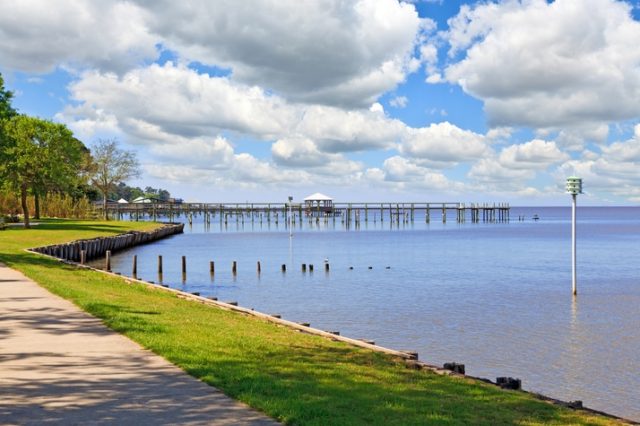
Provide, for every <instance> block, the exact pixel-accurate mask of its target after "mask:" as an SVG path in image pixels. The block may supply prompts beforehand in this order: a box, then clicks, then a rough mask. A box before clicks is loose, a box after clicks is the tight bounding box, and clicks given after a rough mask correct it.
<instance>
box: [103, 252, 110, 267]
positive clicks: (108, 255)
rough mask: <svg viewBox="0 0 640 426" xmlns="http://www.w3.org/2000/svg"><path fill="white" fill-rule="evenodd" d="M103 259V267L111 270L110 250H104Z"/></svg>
mask: <svg viewBox="0 0 640 426" xmlns="http://www.w3.org/2000/svg"><path fill="white" fill-rule="evenodd" d="M104 261H105V265H104V269H105V270H106V271H107V272H111V250H107V251H106V252H105V259H104Z"/></svg>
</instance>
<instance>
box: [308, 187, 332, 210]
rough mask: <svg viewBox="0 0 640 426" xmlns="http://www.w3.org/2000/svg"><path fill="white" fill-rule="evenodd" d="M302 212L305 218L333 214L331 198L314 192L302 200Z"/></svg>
mask: <svg viewBox="0 0 640 426" xmlns="http://www.w3.org/2000/svg"><path fill="white" fill-rule="evenodd" d="M304 210H305V213H306V214H307V216H324V215H328V214H333V198H331V197H329V196H328V195H324V194H321V193H319V192H316V193H315V194H311V195H309V196H308V197H306V198H305V199H304Z"/></svg>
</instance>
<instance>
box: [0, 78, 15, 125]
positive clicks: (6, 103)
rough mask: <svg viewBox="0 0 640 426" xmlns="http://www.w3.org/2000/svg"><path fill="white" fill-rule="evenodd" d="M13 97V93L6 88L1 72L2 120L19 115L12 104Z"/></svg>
mask: <svg viewBox="0 0 640 426" xmlns="http://www.w3.org/2000/svg"><path fill="white" fill-rule="evenodd" d="M11 98H13V93H12V92H10V91H8V90H5V88H4V80H3V78H2V74H0V120H6V119H9V118H11V117H13V116H15V115H17V112H16V110H15V109H13V107H12V106H11Z"/></svg>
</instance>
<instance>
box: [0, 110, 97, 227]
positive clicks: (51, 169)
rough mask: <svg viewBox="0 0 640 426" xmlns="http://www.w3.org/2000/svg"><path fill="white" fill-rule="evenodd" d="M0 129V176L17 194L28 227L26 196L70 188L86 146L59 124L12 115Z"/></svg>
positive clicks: (75, 180)
mask: <svg viewBox="0 0 640 426" xmlns="http://www.w3.org/2000/svg"><path fill="white" fill-rule="evenodd" d="M2 129H3V134H4V136H3V137H2V139H1V140H0V177H2V179H3V180H4V181H5V185H7V186H8V187H9V188H10V189H11V190H13V191H15V192H17V193H18V194H20V203H21V206H22V212H23V214H24V224H25V227H27V228H28V227H29V217H30V215H29V208H28V205H27V196H28V194H29V193H30V192H31V193H36V192H40V193H44V192H46V190H47V189H51V188H56V189H58V190H61V191H62V190H64V189H66V188H70V187H71V186H73V185H74V184H75V183H76V182H77V181H78V176H79V170H81V168H82V167H81V166H82V163H83V161H85V159H86V147H85V146H84V145H83V144H82V142H80V141H79V140H77V139H76V138H74V137H73V134H72V133H71V131H70V130H69V129H67V127H66V126H64V125H63V124H58V123H53V122H51V121H48V120H42V119H39V118H35V117H28V116H25V115H16V116H13V117H11V118H9V119H5V120H4V122H3V123H2Z"/></svg>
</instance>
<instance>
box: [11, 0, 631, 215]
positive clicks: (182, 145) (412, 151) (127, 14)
mask: <svg viewBox="0 0 640 426" xmlns="http://www.w3.org/2000/svg"><path fill="white" fill-rule="evenodd" d="M639 40H640V4H639V2H638V1H635V0H634V1H626V2H625V1H616V0H556V1H553V2H551V1H544V0H521V1H512V0H505V1H481V2H473V1H470V2H462V1H453V0H422V1H418V0H416V1H412V2H398V1H397V0H353V1H348V0H310V1H300V0H251V1H234V0H215V1H211V0H192V1H180V2H177V1H170V0H155V1H149V0H129V1H120V0H100V1H97V0H95V1H87V0H56V1H55V2H51V1H50V0H21V1H15V0H0V73H2V75H3V77H4V79H5V87H6V88H7V89H9V90H11V91H13V92H14V94H15V98H14V106H15V107H16V108H17V109H18V110H19V112H21V113H25V114H29V115H35V116H39V117H42V118H47V119H51V120H54V121H57V122H62V123H65V124H66V125H67V126H68V127H69V128H70V129H72V130H73V131H74V133H75V135H76V137H78V138H79V139H80V140H82V141H83V142H84V143H85V144H86V145H87V146H89V147H90V146H91V145H92V144H94V143H95V142H96V141H97V140H99V139H112V138H116V139H117V140H118V141H119V143H120V147H121V148H122V149H125V150H130V151H134V152H135V153H136V155H137V157H138V159H139V161H140V163H141V171H142V175H141V177H140V178H138V179H135V180H131V181H130V182H128V183H129V184H131V185H134V186H142V187H145V186H153V187H160V188H164V189H167V190H169V191H170V192H171V194H172V195H173V196H175V197H179V198H183V199H184V200H185V201H201V202H245V201H249V202H281V201H282V202H284V201H286V200H287V197H288V196H293V197H294V200H300V199H302V198H304V197H305V196H307V195H309V194H311V193H314V192H322V193H325V194H327V195H330V196H332V197H334V198H335V199H336V200H337V201H343V202H349V201H351V202H363V201H369V202H375V201H408V202H410V201H414V202H430V201H431V202H441V201H452V202H465V203H471V202H509V203H511V204H512V205H566V204H568V203H570V196H569V195H567V194H565V192H564V183H565V179H566V178H567V177H568V176H572V175H577V176H579V177H582V178H583V179H584V191H585V194H584V195H581V196H579V203H584V204H590V205H637V204H640V168H639V166H640V46H639V42H638V41H639Z"/></svg>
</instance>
